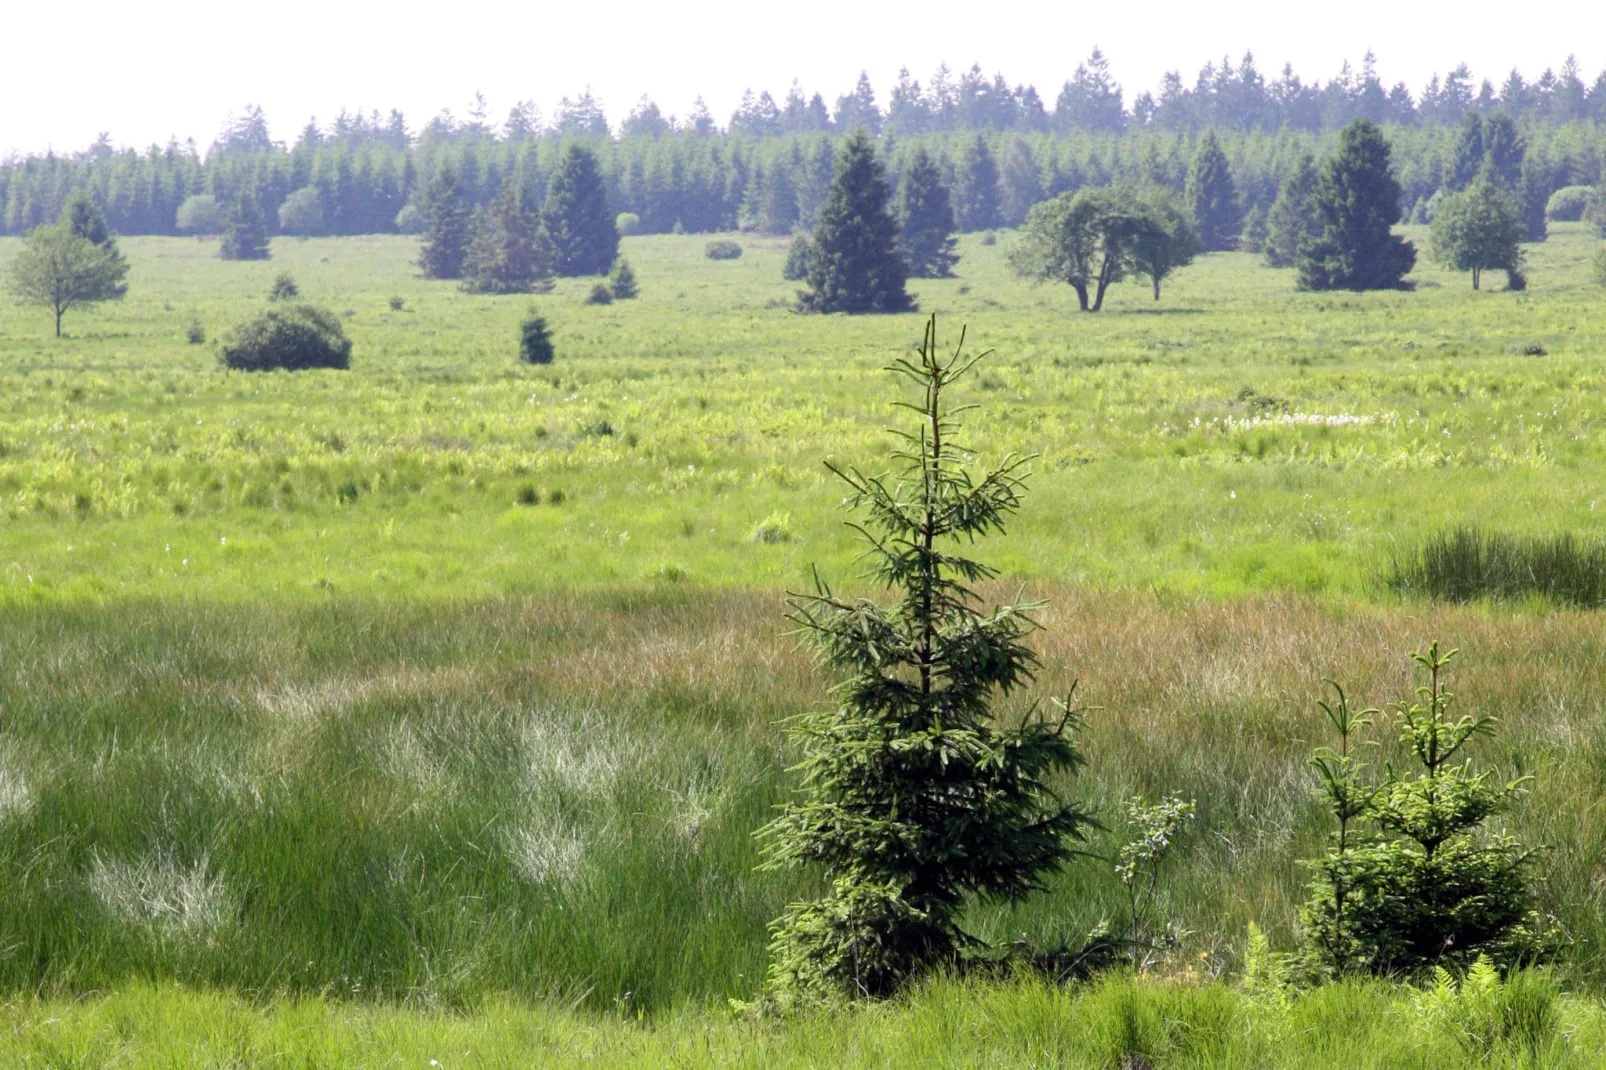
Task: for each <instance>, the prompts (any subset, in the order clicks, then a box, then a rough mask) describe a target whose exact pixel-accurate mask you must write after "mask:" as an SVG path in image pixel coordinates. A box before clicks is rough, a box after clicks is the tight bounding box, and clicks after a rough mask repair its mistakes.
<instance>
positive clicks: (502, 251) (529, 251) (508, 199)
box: [463, 182, 552, 294]
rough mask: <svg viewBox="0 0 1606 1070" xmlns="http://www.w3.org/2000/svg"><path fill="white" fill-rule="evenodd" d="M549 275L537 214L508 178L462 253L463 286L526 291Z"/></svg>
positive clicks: (548, 253) (471, 290)
mask: <svg viewBox="0 0 1606 1070" xmlns="http://www.w3.org/2000/svg"><path fill="white" fill-rule="evenodd" d="M551 275H552V255H551V250H550V249H548V248H547V246H546V244H545V241H544V239H543V237H542V234H541V217H540V215H539V214H537V212H536V211H535V209H534V208H533V207H532V206H531V205H530V201H529V198H528V197H527V196H525V194H524V191H523V190H522V189H520V188H519V186H518V183H516V182H506V183H504V184H503V186H502V190H501V192H500V193H498V194H497V195H496V197H495V199H493V200H492V201H491V203H490V205H488V206H487V207H486V209H485V211H483V212H479V213H476V217H475V226H474V238H473V240H472V241H471V242H470V243H469V246H468V254H467V255H466V256H465V257H464V259H463V289H465V290H467V291H468V292H469V293H481V294H514V293H529V292H530V291H531V290H532V289H534V288H535V286H536V283H538V282H540V281H541V280H543V279H548V278H550V277H551Z"/></svg>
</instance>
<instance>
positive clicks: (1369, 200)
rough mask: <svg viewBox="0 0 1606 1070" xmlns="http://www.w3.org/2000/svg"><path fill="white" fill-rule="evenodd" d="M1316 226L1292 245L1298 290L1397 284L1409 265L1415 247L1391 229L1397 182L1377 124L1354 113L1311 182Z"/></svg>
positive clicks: (1388, 287) (1397, 207) (1413, 260)
mask: <svg viewBox="0 0 1606 1070" xmlns="http://www.w3.org/2000/svg"><path fill="white" fill-rule="evenodd" d="M1315 205H1316V233H1315V234H1314V235H1313V236H1312V237H1310V238H1308V239H1307V240H1306V241H1305V242H1304V243H1302V244H1301V245H1300V248H1299V286H1300V289H1302V290H1398V289H1404V288H1405V287H1406V283H1405V276H1406V275H1407V274H1409V273H1410V270H1411V268H1413V267H1414V266H1416V247H1415V246H1413V245H1412V244H1411V243H1410V242H1408V241H1406V240H1405V239H1404V238H1401V237H1399V236H1398V235H1396V234H1393V233H1392V232H1391V228H1392V227H1393V226H1394V224H1395V223H1398V222H1399V221H1400V184H1399V182H1398V181H1397V180H1396V179H1395V177H1394V172H1393V169H1392V168H1391V167H1390V165H1389V145H1388V141H1387V140H1386V139H1385V138H1384V137H1383V131H1382V130H1380V129H1378V127H1377V126H1376V125H1375V124H1373V123H1372V121H1371V120H1369V119H1356V120H1355V121H1354V122H1352V123H1350V124H1349V125H1348V126H1346V127H1344V129H1343V130H1342V131H1341V132H1340V133H1339V136H1338V149H1337V151H1336V152H1335V153H1334V155H1333V156H1332V157H1330V158H1329V159H1328V161H1327V162H1326V163H1325V164H1324V165H1323V166H1322V173H1321V178H1320V179H1319V180H1318V181H1317V183H1316V195H1315Z"/></svg>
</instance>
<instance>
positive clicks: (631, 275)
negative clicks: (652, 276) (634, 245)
mask: <svg viewBox="0 0 1606 1070" xmlns="http://www.w3.org/2000/svg"><path fill="white" fill-rule="evenodd" d="M608 289H609V290H612V291H613V299H614V300H615V301H630V300H633V299H634V298H635V297H636V295H637V294H638V293H639V292H640V291H639V290H638V289H637V288H636V273H635V271H634V270H633V269H632V268H631V267H630V261H628V260H626V259H624V257H620V258H619V263H617V264H615V265H614V268H613V274H612V275H610V276H609V277H608Z"/></svg>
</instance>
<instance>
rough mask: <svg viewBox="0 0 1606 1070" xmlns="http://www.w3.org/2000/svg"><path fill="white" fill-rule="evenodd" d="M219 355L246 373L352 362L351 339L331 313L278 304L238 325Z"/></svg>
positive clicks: (348, 363)
mask: <svg viewBox="0 0 1606 1070" xmlns="http://www.w3.org/2000/svg"><path fill="white" fill-rule="evenodd" d="M218 356H219V359H220V360H221V361H222V362H223V366H224V367H226V368H233V369H235V370H237V371H245V372H257V371H269V370H271V369H274V368H282V369H284V370H286V371H300V370H302V369H304V368H340V369H345V368H349V367H351V339H349V338H347V337H346V332H345V329H344V328H342V327H341V326H340V320H339V319H337V318H336V317H335V314H334V313H332V312H329V311H326V310H325V309H321V308H317V307H314V306H313V305H303V304H296V305H286V304H276V305H273V306H271V307H269V308H267V309H265V310H263V311H262V312H261V313H259V314H258V315H256V316H255V317H253V318H252V319H249V320H246V321H245V322H244V323H242V324H240V325H239V326H238V327H236V328H234V330H233V331H232V332H230V334H229V337H228V338H227V340H225V341H224V343H223V347H222V350H221V352H220V353H219V354H218Z"/></svg>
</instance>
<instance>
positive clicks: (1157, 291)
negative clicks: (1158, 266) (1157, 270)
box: [1154, 275, 1160, 301]
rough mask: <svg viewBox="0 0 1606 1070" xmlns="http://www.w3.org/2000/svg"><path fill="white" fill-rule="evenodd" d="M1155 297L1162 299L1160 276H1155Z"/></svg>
mask: <svg viewBox="0 0 1606 1070" xmlns="http://www.w3.org/2000/svg"><path fill="white" fill-rule="evenodd" d="M1154 299H1155V300H1156V301H1158V300H1160V276H1158V275H1156V276H1154Z"/></svg>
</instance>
